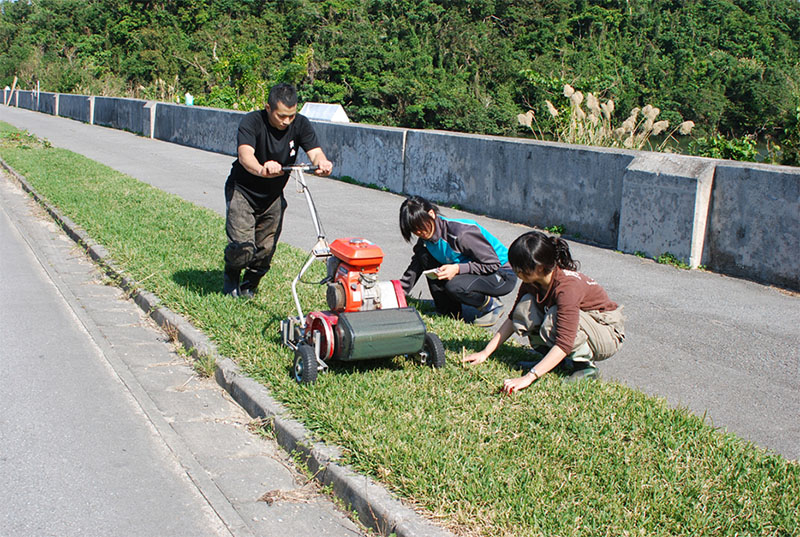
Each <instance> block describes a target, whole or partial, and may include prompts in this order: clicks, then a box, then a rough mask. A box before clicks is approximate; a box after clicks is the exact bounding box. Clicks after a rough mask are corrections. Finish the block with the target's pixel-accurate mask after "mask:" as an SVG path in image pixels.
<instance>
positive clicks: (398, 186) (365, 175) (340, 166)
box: [298, 120, 408, 192]
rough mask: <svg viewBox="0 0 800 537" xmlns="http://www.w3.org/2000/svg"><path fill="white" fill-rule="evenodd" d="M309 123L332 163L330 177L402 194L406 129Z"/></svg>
mask: <svg viewBox="0 0 800 537" xmlns="http://www.w3.org/2000/svg"><path fill="white" fill-rule="evenodd" d="M311 123H312V124H313V125H314V130H315V131H316V133H317V138H318V140H319V143H320V146H322V148H323V149H324V151H325V155H326V156H327V157H328V158H329V159H330V161H331V162H333V174H332V175H334V176H336V177H351V178H353V179H355V180H356V181H358V182H360V183H364V184H373V185H376V186H379V187H381V188H386V189H388V190H390V191H392V192H404V185H403V176H404V173H403V162H404V161H403V149H404V145H405V138H406V132H408V131H407V130H406V129H397V128H392V127H379V126H374V125H358V124H355V123H332V122H329V121H314V120H312V121H311ZM298 162H299V160H298Z"/></svg>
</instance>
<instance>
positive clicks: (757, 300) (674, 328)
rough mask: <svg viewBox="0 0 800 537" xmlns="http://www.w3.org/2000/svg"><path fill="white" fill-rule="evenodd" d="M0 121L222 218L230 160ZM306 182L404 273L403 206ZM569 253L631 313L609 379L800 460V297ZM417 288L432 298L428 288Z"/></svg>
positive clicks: (124, 138)
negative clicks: (400, 217) (399, 217)
mask: <svg viewBox="0 0 800 537" xmlns="http://www.w3.org/2000/svg"><path fill="white" fill-rule="evenodd" d="M0 120H2V121H5V122H8V123H10V124H12V125H15V126H17V127H19V128H23V129H27V130H28V131H30V132H32V133H34V134H36V135H37V136H40V137H43V138H47V139H48V140H50V142H51V143H52V144H53V145H55V146H58V147H64V148H66V149H69V150H72V151H75V152H77V153H81V154H83V155H85V156H87V157H89V158H91V159H94V160H97V161H100V162H103V163H105V164H107V165H108V166H110V167H112V168H115V169H117V170H119V171H122V172H124V173H127V174H129V175H131V176H133V177H135V178H137V179H139V180H141V181H144V182H147V183H150V184H152V185H154V186H156V187H158V188H160V189H163V190H165V191H168V192H172V193H175V194H177V195H179V196H181V197H183V198H184V199H187V200H189V201H191V202H193V203H196V204H198V205H202V206H205V207H208V208H210V209H212V210H214V211H216V212H218V213H220V214H224V199H223V192H222V187H223V184H224V182H225V178H226V177H227V175H228V172H229V170H230V165H231V163H232V161H233V158H232V157H230V156H226V155H219V154H215V153H209V152H205V151H201V150H197V149H192V148H188V147H182V146H178V145H174V144H169V143H166V142H161V141H157V140H151V139H147V138H142V137H139V136H136V135H133V134H130V133H127V132H122V131H115V130H112V129H107V128H103V127H96V126H90V125H86V124H82V123H79V122H76V121H72V120H69V119H63V118H57V117H52V116H48V115H44V114H39V113H36V112H30V111H27V110H19V109H13V108H6V107H0ZM234 135H235V133H231V136H234ZM309 185H310V188H311V192H312V195H313V196H314V200H315V202H316V204H317V207H318V210H319V213H320V217H321V220H322V223H323V225H324V227H325V230H326V233H327V236H328V238H330V239H333V238H337V237H346V236H361V237H365V238H367V239H370V240H372V241H373V242H376V243H377V244H379V245H381V247H382V248H383V249H384V251H385V262H384V265H383V268H382V271H381V274H382V276H381V278H382V279H389V278H397V277H399V276H400V274H401V273H402V271H403V269H404V268H405V265H406V264H407V262H408V259H409V255H410V251H411V248H410V246H409V245H407V244H405V243H404V242H403V240H402V238H401V236H400V233H399V230H398V227H397V213H398V209H399V206H400V203H401V202H402V199H403V198H402V197H401V196H398V195H395V194H391V193H386V192H380V191H377V190H372V189H368V188H364V187H359V186H355V185H350V184H345V183H341V182H338V181H335V180H332V179H318V178H311V179H309ZM286 193H287V199H288V200H289V210H288V213H287V216H286V221H285V225H284V232H283V236H282V240H283V241H285V242H287V243H289V244H291V245H293V246H297V247H300V248H302V249H306V250H307V249H309V248H310V247H311V246H312V244H313V243H314V240H315V238H316V236H315V233H314V229H313V225H312V223H311V221H310V219H309V218H308V209H307V207H306V205H305V202H304V201H303V198H302V197H301V196H300V195H298V194H297V193H296V192H294V189H293V186H292V184H291V183H290V184H289V186H287V189H286ZM443 212H444V213H445V214H446V215H450V216H456V217H472V218H475V219H476V220H478V221H479V222H481V223H482V224H483V225H484V226H485V227H486V228H487V229H489V230H490V231H491V232H492V233H494V234H495V235H496V236H498V237H499V238H500V239H501V240H503V241H504V242H505V243H506V244H508V243H510V242H511V241H512V240H513V239H514V238H515V237H517V236H518V235H520V234H521V233H523V232H524V231H526V230H527V229H528V228H526V227H524V226H519V225H516V224H511V223H508V222H503V221H500V220H493V219H489V218H485V217H482V216H479V215H470V214H467V213H463V212H460V211H455V210H450V209H447V208H445V209H444V211H443ZM571 247H572V250H573V257H575V258H576V259H578V260H579V261H580V262H581V270H582V271H583V272H585V273H587V274H588V275H590V276H592V277H593V278H595V279H596V280H597V281H599V282H600V283H601V284H602V285H603V286H604V287H605V288H606V290H607V291H608V292H609V295H610V296H611V298H612V299H613V300H615V301H617V302H619V303H621V304H623V305H624V306H625V313H626V316H627V318H628V320H627V323H626V330H627V333H628V339H627V341H626V342H625V345H624V346H623V348H622V350H621V351H620V352H619V353H618V354H617V355H616V356H614V357H613V358H611V359H610V360H607V361H605V362H602V363H601V364H600V370H601V373H602V375H603V377H604V378H605V379H607V380H617V381H619V382H622V383H625V384H627V385H629V386H632V387H636V388H639V389H641V390H643V391H645V392H647V393H649V394H652V395H655V396H658V397H663V398H665V399H666V400H667V401H668V402H669V403H670V404H672V405H674V406H684V407H687V408H689V409H690V410H691V411H692V412H695V413H696V414H698V415H704V416H706V419H707V420H708V421H709V422H710V423H712V424H713V425H714V426H716V427H720V428H723V429H727V430H728V431H730V432H733V433H735V434H737V435H739V436H741V437H743V438H745V439H747V440H749V441H752V442H754V443H755V444H756V445H759V446H762V447H765V448H767V449H770V450H773V451H775V452H777V453H779V454H781V455H783V456H785V457H786V458H788V459H793V460H797V459H798V458H799V457H800V420H798V416H800V332H799V331H798V326H800V298H799V297H798V296H797V295H796V294H791V293H786V292H784V291H781V290H780V289H776V288H772V287H769V286H764V285H760V284H756V283H753V282H749V281H745V280H740V279H735V278H729V277H726V276H723V275H719V274H713V273H709V272H703V271H685V270H679V269H675V268H673V267H670V266H665V265H659V264H656V263H655V262H653V261H651V260H646V259H640V258H637V257H635V256H630V255H624V254H620V253H617V252H614V251H612V250H609V249H605V248H598V247H594V246H590V245H586V244H581V243H578V242H574V241H571ZM220 256H221V252H220ZM417 290H418V291H419V292H420V294H421V296H423V297H426V296H427V290H426V289H424V285H418V286H417ZM415 292H416V290H415ZM509 301H510V300H509ZM507 302H508V301H507ZM488 337H489V335H488V334H487V338H488ZM445 343H446V342H445Z"/></svg>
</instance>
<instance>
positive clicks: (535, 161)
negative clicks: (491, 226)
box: [404, 130, 634, 247]
mask: <svg viewBox="0 0 800 537" xmlns="http://www.w3.org/2000/svg"><path fill="white" fill-rule="evenodd" d="M633 159H634V153H633V152H631V151H620V150H612V149H602V148H590V147H586V146H573V145H566V144H556V143H551V142H539V141H534V140H526V139H518V138H501V137H496V136H479V135H468V134H459V133H451V132H442V131H421V130H411V131H408V134H407V137H406V151H405V182H404V191H405V192H407V193H409V194H419V195H421V196H424V197H426V198H428V199H431V200H436V201H438V202H440V203H443V204H446V205H455V206H458V207H461V208H463V209H465V210H468V211H473V212H478V213H482V214H486V215H488V216H492V217H495V218H501V219H503V220H508V221H511V222H517V223H521V224H527V225H530V226H538V227H549V226H563V228H564V229H565V230H566V233H567V234H569V235H572V236H577V237H580V238H581V239H583V240H588V241H591V242H593V243H597V244H601V245H604V246H609V247H614V246H616V244H617V233H618V227H619V209H620V196H621V192H622V176H623V174H624V173H625V167H626V166H627V165H628V164H629V163H630V162H631V161H632V160H633Z"/></svg>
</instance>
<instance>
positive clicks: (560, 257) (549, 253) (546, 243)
mask: <svg viewBox="0 0 800 537" xmlns="http://www.w3.org/2000/svg"><path fill="white" fill-rule="evenodd" d="M508 261H509V263H510V264H511V267H512V268H513V269H514V270H516V271H521V272H525V273H528V274H532V273H533V271H534V270H535V269H536V267H538V266H541V267H544V269H545V271H546V272H551V271H552V270H553V269H554V268H556V266H558V267H559V268H562V269H566V270H578V267H579V266H580V265H579V263H578V262H577V261H575V260H574V259H572V254H571V253H570V251H569V244H567V241H565V240H564V239H562V238H561V237H550V236H548V235H545V234H544V233H542V232H541V231H529V232H528V233H525V234H523V235H520V236H519V237H517V238H516V240H514V242H513V243H511V246H510V247H509V248H508Z"/></svg>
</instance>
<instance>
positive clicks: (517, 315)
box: [463, 231, 625, 393]
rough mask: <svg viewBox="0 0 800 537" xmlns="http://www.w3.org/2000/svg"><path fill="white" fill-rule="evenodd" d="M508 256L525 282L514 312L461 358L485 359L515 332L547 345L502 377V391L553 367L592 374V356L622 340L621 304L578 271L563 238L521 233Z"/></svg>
mask: <svg viewBox="0 0 800 537" xmlns="http://www.w3.org/2000/svg"><path fill="white" fill-rule="evenodd" d="M508 260H509V262H510V264H511V267H512V268H513V269H514V272H515V273H516V274H517V276H518V277H519V278H520V279H521V280H522V282H523V283H522V285H521V286H520V289H519V292H518V294H517V299H516V302H515V303H514V307H513V308H512V312H511V314H510V315H509V316H508V318H507V319H506V320H505V322H503V324H502V325H501V326H500V328H499V329H498V330H497V332H496V333H495V334H494V336H493V337H492V339H491V340H490V341H489V343H488V344H487V345H486V347H485V348H484V349H483V350H482V351H479V352H476V353H473V354H470V355H469V356H467V357H465V358H464V359H463V361H464V362H465V363H468V364H479V363H481V362H483V361H485V360H486V359H487V358H488V357H489V356H491V355H492V353H493V352H494V351H495V350H497V348H498V347H499V346H500V345H502V344H503V342H505V341H506V340H507V339H508V338H509V337H511V335H512V334H513V333H515V332H517V333H519V334H520V335H523V336H527V337H528V339H529V341H530V343H531V346H532V347H534V348H543V347H544V348H546V349H547V350H546V351H545V352H544V358H542V359H541V361H539V362H538V363H536V364H535V365H533V367H531V368H530V370H529V371H528V372H527V373H526V374H525V375H523V376H521V377H517V378H513V379H506V381H505V382H504V383H503V391H504V392H506V393H513V392H515V391H518V390H522V389H524V388H527V387H528V386H530V385H531V384H532V383H533V382H534V381H535V380H537V379H538V378H540V377H541V376H543V375H545V374H546V373H548V372H549V371H551V370H553V369H554V368H556V367H557V366H559V367H560V369H561V370H562V371H564V372H565V373H567V374H569V375H570V377H572V378H592V377H595V376H596V375H597V367H596V366H595V361H596V360H604V359H606V358H608V357H610V356H612V355H613V354H614V353H616V352H617V350H619V347H620V346H621V345H622V342H623V341H624V339H625V328H624V317H623V316H622V306H618V305H617V304H616V303H615V302H613V301H611V299H609V298H608V294H607V293H606V291H605V290H604V289H603V288H602V287H601V286H600V285H599V284H598V283H597V282H596V281H594V280H592V279H591V278H589V277H588V276H586V275H585V274H582V273H580V272H578V263H577V262H576V261H575V260H573V259H572V255H571V254H570V251H569V245H568V244H567V242H566V241H565V240H564V239H561V238H559V237H549V236H547V235H545V234H544V233H541V232H538V231H531V232H529V233H525V234H524V235H522V236H520V237H518V238H517V239H516V240H515V241H514V242H513V243H512V244H511V247H510V248H509V251H508Z"/></svg>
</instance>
